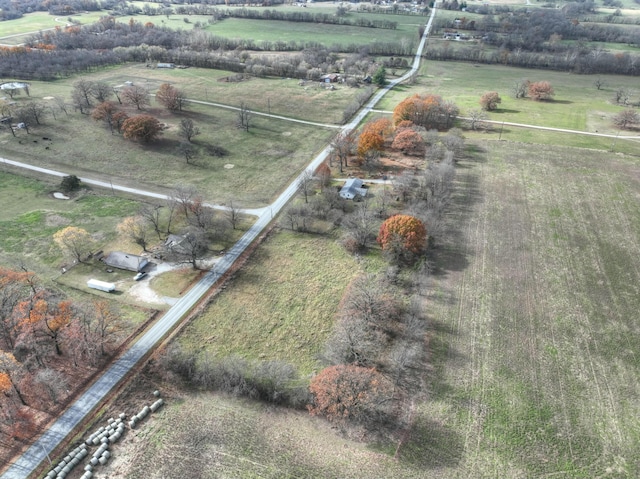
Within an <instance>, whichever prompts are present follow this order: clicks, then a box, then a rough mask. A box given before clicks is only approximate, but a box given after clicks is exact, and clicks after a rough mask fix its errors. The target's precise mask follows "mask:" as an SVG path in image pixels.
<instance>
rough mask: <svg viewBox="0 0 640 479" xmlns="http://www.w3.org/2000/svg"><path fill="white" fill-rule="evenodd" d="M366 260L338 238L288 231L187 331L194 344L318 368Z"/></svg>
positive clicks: (219, 353)
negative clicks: (350, 287) (346, 291)
mask: <svg viewBox="0 0 640 479" xmlns="http://www.w3.org/2000/svg"><path fill="white" fill-rule="evenodd" d="M358 271H359V267H358V266H357V265H356V263H355V262H354V260H353V258H352V257H350V256H349V255H348V254H346V253H345V252H344V250H343V249H342V247H341V246H340V245H338V244H337V243H336V242H335V241H334V239H332V238H330V237H324V236H311V235H303V234H294V233H291V232H288V231H282V232H279V233H277V234H274V235H272V236H271V237H270V238H269V239H268V240H267V241H266V242H265V243H264V244H262V245H261V246H260V248H258V250H257V251H256V252H255V253H254V256H253V257H252V259H251V262H250V263H248V264H247V265H246V266H245V267H244V268H243V269H242V270H241V271H240V272H239V273H238V274H237V276H236V279H235V280H234V281H233V283H232V285H231V286H232V287H230V288H229V289H228V290H227V291H225V293H224V294H222V295H220V296H219V297H218V298H216V300H215V301H214V303H213V304H212V305H211V306H210V307H209V308H208V310H207V311H206V312H205V313H204V314H202V315H201V316H200V317H199V318H197V319H196V320H195V321H194V322H193V323H192V324H190V325H189V327H188V328H187V329H186V330H185V332H184V333H183V334H182V336H181V338H180V342H182V343H183V344H184V345H185V346H186V347H187V348H189V349H194V348H195V349H197V350H199V351H201V350H207V351H209V352H211V353H213V354H215V355H217V356H227V355H229V354H234V353H235V354H240V355H242V356H245V357H249V358H254V359H266V360H282V361H287V362H290V363H292V364H294V365H295V366H296V367H298V368H299V370H300V372H301V373H302V374H308V373H310V372H311V371H313V370H315V369H317V368H318V367H319V363H318V361H317V354H318V352H319V351H320V349H321V347H322V345H323V344H324V341H325V340H326V338H327V336H328V335H329V333H330V332H331V330H332V328H333V322H334V316H335V313H336V310H337V307H338V303H339V301H340V298H341V296H342V292H343V290H344V288H345V287H346V285H347V284H348V283H349V281H350V280H351V279H352V277H353V275H354V274H356V273H357V272H358Z"/></svg>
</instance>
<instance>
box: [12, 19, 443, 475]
mask: <svg viewBox="0 0 640 479" xmlns="http://www.w3.org/2000/svg"><path fill="white" fill-rule="evenodd" d="M434 16H435V8H434V9H432V12H431V16H430V17H429V21H428V23H427V27H426V28H425V33H424V35H423V37H422V40H421V42H420V45H419V47H418V50H417V53H416V56H415V58H414V62H413V65H412V68H411V70H410V71H409V72H407V73H406V74H405V75H404V76H403V77H401V78H398V79H396V80H394V81H392V82H390V83H389V84H388V85H387V86H385V87H384V88H382V89H380V90H379V91H378V92H377V93H376V94H375V95H374V96H373V98H372V99H371V100H370V101H369V102H368V103H367V105H366V106H364V107H363V108H362V110H361V111H360V112H359V113H358V114H357V115H356V116H355V117H354V118H353V120H352V121H351V122H349V123H348V124H347V125H345V126H343V127H342V131H348V130H352V129H354V128H355V127H356V126H357V125H358V124H359V123H360V122H361V121H362V119H363V118H364V117H365V116H366V115H367V114H368V113H369V112H370V111H371V110H372V108H373V107H374V106H375V105H376V103H378V101H380V99H381V98H382V97H383V96H384V95H385V94H386V93H387V92H388V91H389V90H390V89H391V88H393V87H394V86H395V85H397V84H398V83H400V82H402V81H404V80H406V79H407V78H409V76H411V75H412V74H413V73H414V72H416V71H417V69H418V67H419V66H420V58H421V55H422V51H423V49H424V46H425V43H426V38H427V36H428V34H429V31H430V30H431V24H432V22H433V18H434ZM330 151H331V146H327V147H326V148H325V149H324V150H322V151H321V152H320V153H319V154H318V155H317V156H316V157H315V158H314V159H313V160H312V161H311V163H310V164H309V165H308V166H307V168H306V169H305V170H304V171H303V172H302V173H301V174H300V176H299V177H298V178H296V179H295V180H294V181H292V182H291V184H289V186H288V187H287V188H286V189H285V190H284V191H283V192H282V193H281V194H280V196H279V197H278V198H277V199H276V200H275V201H274V202H273V203H272V204H271V205H270V206H269V207H266V208H263V209H261V210H260V214H259V215H258V220H257V221H256V222H255V223H254V224H253V226H252V227H251V228H250V229H249V230H248V231H247V232H246V233H245V234H244V235H243V236H242V238H240V240H239V241H238V242H237V243H236V244H235V245H234V246H233V247H232V248H231V249H230V250H228V251H227V253H226V254H225V256H224V257H223V258H222V259H221V260H220V261H219V262H218V263H217V264H216V266H215V267H214V268H213V269H212V270H211V271H209V272H208V273H207V274H206V275H205V276H204V277H203V278H202V279H201V280H200V281H199V282H198V283H196V284H195V285H194V286H193V287H192V288H191V289H190V290H189V291H188V292H187V293H186V294H185V295H184V296H183V297H182V298H181V299H180V300H179V301H178V302H177V303H176V304H175V305H173V306H172V307H171V308H170V309H169V310H168V311H167V312H166V313H165V314H164V315H163V316H162V318H160V319H159V320H158V321H157V322H156V323H155V324H154V325H153V326H152V327H151V328H150V329H149V330H148V331H147V332H146V333H145V334H144V335H143V336H142V337H141V338H140V339H139V340H138V341H137V342H136V343H135V344H133V346H132V347H131V348H130V349H129V350H128V351H126V352H125V353H124V354H123V355H122V356H121V357H120V358H118V359H117V360H116V361H115V362H114V363H113V365H112V366H111V367H110V368H109V369H107V370H106V371H105V372H104V373H103V375H102V376H100V378H98V379H97V380H96V381H95V382H94V383H93V384H92V385H91V386H90V387H89V388H88V389H87V390H86V392H85V393H84V394H83V395H82V396H80V398H78V400H77V401H76V402H75V403H74V404H73V405H71V407H69V409H67V410H66V412H65V413H64V414H62V415H61V416H60V417H59V418H58V419H57V420H56V421H55V422H54V423H53V424H52V426H51V427H50V428H49V429H48V430H47V431H46V432H45V433H44V434H43V435H42V436H40V437H39V438H38V439H37V440H36V441H35V442H34V443H33V444H32V445H31V447H29V449H27V450H26V451H25V452H24V454H22V455H21V456H20V457H19V458H18V459H17V460H16V461H15V462H14V463H13V464H11V465H10V466H9V467H8V468H7V470H6V471H5V472H4V473H3V474H2V476H0V478H1V479H26V478H28V477H29V476H30V475H31V474H32V473H33V472H34V470H35V469H36V468H37V467H38V466H39V465H40V463H42V462H43V461H44V460H45V459H46V458H47V456H48V454H49V453H51V452H52V451H53V450H54V449H55V448H56V447H57V446H58V444H60V443H61V442H62V441H63V440H64V439H65V438H66V437H67V436H68V435H69V434H70V433H71V432H72V431H73V430H74V428H75V427H76V426H77V425H78V424H79V423H80V422H81V421H82V420H83V419H84V418H85V417H86V416H87V415H89V414H91V413H92V411H93V410H94V408H96V407H97V406H98V405H99V404H100V403H101V402H102V400H103V399H104V398H105V397H106V396H107V395H108V394H109V392H110V391H111V390H112V389H113V388H114V387H115V386H116V385H117V384H118V383H119V382H120V381H121V380H122V379H123V378H124V377H125V375H126V374H127V373H128V372H129V371H130V370H131V369H132V368H133V367H134V366H135V365H136V364H137V363H138V362H139V361H140V360H141V359H142V358H143V357H144V356H145V354H147V352H149V351H151V350H152V349H153V348H154V347H155V346H156V344H158V342H159V341H160V340H161V339H162V338H163V337H164V336H165V335H166V334H167V333H168V332H169V331H171V330H172V329H173V327H174V326H175V325H176V324H177V323H178V322H180V320H181V319H182V318H183V317H184V316H185V315H186V314H187V313H188V312H189V310H190V309H191V308H192V307H193V306H194V305H195V304H196V303H197V302H198V301H199V300H200V298H202V296H203V295H204V294H205V293H206V292H207V291H208V290H209V289H210V288H211V286H212V285H213V284H214V283H215V282H216V281H217V280H218V279H219V278H220V277H221V276H222V275H223V274H224V273H225V272H226V271H227V270H228V269H229V268H230V267H231V265H233V263H234V262H235V261H236V260H237V259H238V258H239V257H240V255H241V254H242V253H243V252H244V251H245V250H246V249H247V247H248V246H249V245H250V244H251V243H252V242H253V241H254V240H255V239H256V238H257V236H258V235H259V234H260V233H261V232H262V231H263V230H264V229H265V228H266V227H267V225H268V224H269V223H270V222H271V220H272V219H273V217H274V216H276V215H277V214H278V213H279V212H280V210H282V209H283V208H284V207H285V206H286V204H287V203H288V202H289V201H290V200H291V198H292V197H293V196H294V195H295V194H296V193H297V191H298V182H299V180H300V179H301V178H302V177H303V175H304V174H305V173H306V172H310V173H313V172H315V170H316V169H317V168H318V166H320V164H321V163H322V162H323V161H325V160H326V158H327V157H328V155H329V152H330ZM0 161H4V162H6V163H8V164H12V165H14V166H23V165H22V164H17V162H12V161H11V160H4V159H2V160H0ZM27 166H29V165H27ZM29 168H30V169H32V170H35V171H39V172H41V173H45V174H53V175H55V176H64V174H63V173H60V172H56V171H53V170H47V169H45V168H39V167H31V166H29ZM82 181H84V182H85V183H88V184H94V185H98V186H102V187H105V188H113V189H114V190H115V189H117V190H119V191H126V192H129V193H134V194H144V195H145V196H151V197H155V198H165V195H159V194H157V193H152V192H141V191H138V190H136V189H134V188H128V187H120V186H118V187H117V188H116V185H111V183H105V182H100V181H94V180H90V179H87V178H85V179H83V180H82Z"/></svg>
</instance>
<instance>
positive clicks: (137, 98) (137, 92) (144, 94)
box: [122, 85, 149, 110]
mask: <svg viewBox="0 0 640 479" xmlns="http://www.w3.org/2000/svg"><path fill="white" fill-rule="evenodd" d="M122 99H123V100H124V101H125V103H129V104H130V105H135V106H136V108H137V109H138V110H142V107H143V106H146V105H148V104H149V92H148V91H147V89H146V88H144V87H142V86H140V85H131V86H128V87H126V88H125V89H124V90H122Z"/></svg>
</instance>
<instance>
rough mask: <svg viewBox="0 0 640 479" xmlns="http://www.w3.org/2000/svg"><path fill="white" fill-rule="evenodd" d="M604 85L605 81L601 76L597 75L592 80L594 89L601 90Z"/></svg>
mask: <svg viewBox="0 0 640 479" xmlns="http://www.w3.org/2000/svg"><path fill="white" fill-rule="evenodd" d="M606 85H607V82H606V81H605V80H604V79H603V78H601V77H597V78H596V79H595V80H593V86H595V87H596V90H602V89H603V88H604V87H605V86H606Z"/></svg>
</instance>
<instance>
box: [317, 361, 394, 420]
mask: <svg viewBox="0 0 640 479" xmlns="http://www.w3.org/2000/svg"><path fill="white" fill-rule="evenodd" d="M309 390H310V391H311V393H312V394H313V398H314V402H313V404H312V405H310V406H309V412H310V413H311V414H312V415H322V416H325V417H326V418H327V419H328V420H329V421H332V422H342V421H356V422H361V423H364V422H369V421H371V420H372V419H375V418H377V417H380V416H382V415H384V414H385V413H386V412H387V411H388V408H389V404H390V402H391V401H390V400H391V397H392V391H393V388H392V386H391V384H390V382H389V381H388V380H387V379H385V377H384V376H383V375H382V374H380V373H379V372H378V371H376V370H375V369H373V368H364V367H361V366H356V365H353V364H349V365H345V364H339V365H337V366H330V367H328V368H325V369H323V370H322V371H320V372H319V373H318V374H317V375H316V376H315V377H314V378H313V379H312V380H311V383H310V384H309Z"/></svg>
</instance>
